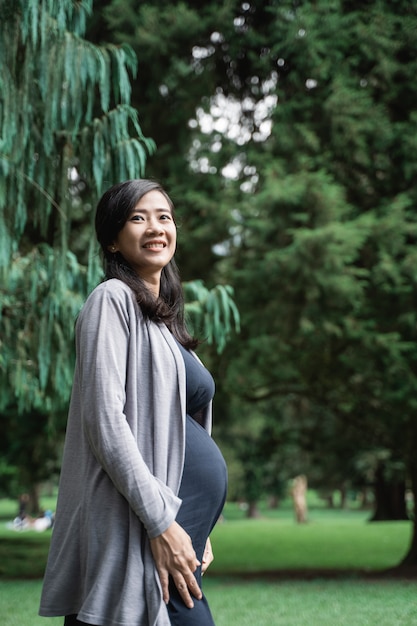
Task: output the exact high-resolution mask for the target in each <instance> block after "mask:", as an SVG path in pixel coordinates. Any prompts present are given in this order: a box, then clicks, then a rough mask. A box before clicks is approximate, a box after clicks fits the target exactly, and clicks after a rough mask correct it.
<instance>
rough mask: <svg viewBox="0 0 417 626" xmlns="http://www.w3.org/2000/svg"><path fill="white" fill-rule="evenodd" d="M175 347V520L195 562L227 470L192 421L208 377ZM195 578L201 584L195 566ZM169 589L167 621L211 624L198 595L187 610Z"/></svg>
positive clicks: (183, 625)
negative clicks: (178, 423)
mask: <svg viewBox="0 0 417 626" xmlns="http://www.w3.org/2000/svg"><path fill="white" fill-rule="evenodd" d="M178 346H179V348H180V350H181V353H182V355H183V358H184V362H185V369H186V381H187V393H186V406H187V418H186V444H185V461H184V472H183V476H182V482H181V486H180V491H179V494H178V495H179V497H180V498H181V500H182V504H181V508H180V510H179V511H178V515H177V520H176V521H177V522H178V524H180V525H181V526H182V527H183V528H184V529H185V530H186V532H187V533H188V534H189V535H190V537H191V540H192V542H193V546H194V550H195V551H196V554H197V559H198V560H199V561H200V563H201V562H202V559H203V553H204V549H205V545H206V541H207V538H208V536H209V535H210V532H211V531H212V529H213V527H214V525H215V523H216V522H217V520H218V518H219V516H220V514H221V512H222V509H223V506H224V503H225V500H226V490H227V469H226V464H225V461H224V459H223V456H222V454H221V452H220V450H219V448H218V447H217V445H216V444H215V442H214V441H213V439H212V438H211V437H210V435H209V434H208V433H207V431H206V430H205V429H204V428H203V427H202V426H200V424H199V423H198V414H199V412H200V411H201V410H202V409H204V408H205V407H206V406H207V404H208V403H209V402H210V400H211V399H212V398H213V395H214V381H213V378H212V376H211V374H210V373H209V371H208V370H207V369H206V368H205V367H204V366H203V365H202V364H201V363H200V362H199V361H198V360H197V359H196V358H195V357H194V356H193V355H192V354H190V352H188V351H187V350H186V349H185V348H183V347H182V346H181V345H180V344H178ZM195 577H196V579H197V582H198V584H199V586H200V587H201V566H199V567H198V569H197V570H196V572H195ZM169 592H170V601H169V604H168V613H169V616H170V619H171V624H172V625H173V626H214V621H213V618H212V615H211V613H210V609H209V606H208V604H207V600H206V598H205V597H204V595H203V598H202V599H201V600H195V599H194V598H193V601H194V608H192V609H188V608H187V607H186V606H185V604H184V602H183V600H182V599H181V596H180V595H179V593H178V591H177V589H176V587H175V585H174V583H173V582H172V581H171V584H170V590H169Z"/></svg>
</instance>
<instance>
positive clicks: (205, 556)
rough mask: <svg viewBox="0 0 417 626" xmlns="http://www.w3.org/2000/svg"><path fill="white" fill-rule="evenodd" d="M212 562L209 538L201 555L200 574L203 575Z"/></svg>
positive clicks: (212, 556) (212, 555)
mask: <svg viewBox="0 0 417 626" xmlns="http://www.w3.org/2000/svg"><path fill="white" fill-rule="evenodd" d="M213 561H214V554H213V550H212V547H211V541H210V537H209V538H208V539H207V541H206V547H205V549H204V554H203V562H202V564H201V573H202V574H204V572H205V571H206V569H207V568H208V566H209V565H210V563H212V562H213Z"/></svg>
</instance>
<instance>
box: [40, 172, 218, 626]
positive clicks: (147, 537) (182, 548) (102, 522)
mask: <svg viewBox="0 0 417 626" xmlns="http://www.w3.org/2000/svg"><path fill="white" fill-rule="evenodd" d="M96 234H97V239H98V241H99V243H100V246H101V249H102V252H103V256H104V263H105V280H104V281H103V282H102V283H101V284H100V285H99V286H98V287H96V288H95V289H94V291H93V292H92V293H91V294H90V296H89V297H88V299H87V301H86V303H85V305H84V307H83V309H82V311H81V313H80V315H79V317H78V319H77V323H76V353H77V359H76V366H75V374H74V382H73V391H72V396H71V403H70V409H69V415H68V424H67V432H66V439H65V447H64V456H63V462H62V470H61V478H60V486H59V496H58V503H57V510H56V518H55V525H54V531H53V534H52V541H51V547H50V552H49V557H48V563H47V568H46V572H45V578H44V585H43V591H42V598H41V606H40V615H43V616H59V615H62V616H65V621H64V623H65V625H66V626H70V625H72V624H74V625H76V624H78V625H79V624H92V625H95V626H169V625H174V626H213V624H214V621H213V618H212V616H211V613H210V610H209V607H208V604H207V601H206V599H205V597H204V595H203V593H202V591H201V575H202V573H204V571H205V569H206V568H207V566H208V565H209V564H210V562H211V561H212V559H213V556H212V552H211V544H210V539H209V535H210V532H211V530H212V528H213V526H214V524H215V523H216V521H217V519H218V517H219V515H220V513H221V510H222V508H223V505H224V502H225V498H226V489H227V470H226V466H225V462H224V459H223V457H222V455H221V453H220V451H219V449H218V447H217V445H216V444H215V442H214V441H213V439H212V438H211V401H212V398H213V394H214V382H213V379H212V377H211V375H210V373H209V372H208V371H207V370H206V369H205V367H204V366H203V365H202V364H201V362H200V361H199V360H198V358H197V357H196V355H195V353H194V351H193V350H194V349H195V347H196V345H197V342H196V341H195V340H194V339H193V338H192V337H191V336H190V335H189V333H188V332H187V329H186V326H185V323H184V305H183V294H182V288H181V282H180V279H179V275H178V271H177V268H176V265H175V261H174V259H173V256H174V252H175V248H176V225H175V217H174V207H173V203H172V201H171V200H170V198H169V196H168V195H167V194H166V192H165V191H164V189H163V188H162V187H161V186H160V185H159V184H158V183H156V182H154V181H149V180H131V181H126V182H123V183H120V184H118V185H115V186H114V187H112V188H110V189H109V190H108V191H107V192H106V193H105V194H104V195H103V197H102V198H101V200H100V202H99V204H98V206H97V212H96Z"/></svg>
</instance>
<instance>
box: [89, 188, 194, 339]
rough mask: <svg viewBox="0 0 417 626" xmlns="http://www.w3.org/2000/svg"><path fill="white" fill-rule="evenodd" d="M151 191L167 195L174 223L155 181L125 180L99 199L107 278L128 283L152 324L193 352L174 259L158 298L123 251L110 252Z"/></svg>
mask: <svg viewBox="0 0 417 626" xmlns="http://www.w3.org/2000/svg"><path fill="white" fill-rule="evenodd" d="M149 191H159V192H160V193H162V194H163V195H164V196H165V198H166V199H167V201H168V204H169V206H170V209H171V212H172V217H173V219H174V221H175V215H174V204H173V202H172V200H171V198H170V197H169V196H168V194H167V193H166V191H165V190H164V189H163V187H162V186H161V185H160V184H159V183H157V182H156V181H152V180H147V179H134V180H127V181H124V182H122V183H118V184H117V185H114V186H113V187H110V189H108V190H107V191H106V192H105V193H104V194H103V196H102V197H101V199H100V200H99V203H98V205H97V209H96V218H95V227H96V235H97V240H98V242H99V244H100V246H101V251H102V255H103V261H104V274H105V279H106V280H108V279H109V278H118V279H119V280H122V281H123V282H124V283H126V285H128V286H129V287H130V288H131V289H132V291H133V293H134V295H135V298H136V301H137V303H138V305H139V306H140V308H141V310H142V313H143V315H144V317H145V318H147V319H149V320H151V321H159V322H164V323H165V324H166V325H167V327H168V328H169V329H170V331H171V332H172V334H173V335H174V336H175V337H176V339H177V340H178V341H179V342H180V343H181V344H182V345H183V346H184V347H186V348H188V349H192V348H195V347H196V346H197V344H198V341H197V340H196V339H194V338H193V337H192V336H191V335H190V334H189V332H188V331H187V327H186V325H185V320H184V294H183V289H182V285H181V280H180V275H179V271H178V268H177V264H176V263H175V260H174V258H172V259H171V260H170V262H169V263H168V264H167V265H166V266H165V267H164V268H163V269H162V273H161V286H160V292H159V297H158V298H155V296H154V295H153V294H152V293H151V292H150V291H149V289H148V288H147V287H146V285H145V283H144V281H143V280H142V279H141V278H140V276H139V275H138V274H137V273H136V272H135V271H134V269H133V268H132V267H131V266H130V264H129V263H128V262H127V261H126V259H125V258H124V257H123V256H122V255H121V254H120V252H116V253H114V252H111V251H110V249H109V247H110V246H111V244H112V243H113V242H114V241H115V239H116V238H117V235H118V234H119V232H120V231H121V230H122V228H123V226H124V225H125V223H126V222H127V220H128V219H129V217H130V215H131V214H132V211H133V210H134V208H135V206H136V205H137V204H138V202H139V201H140V200H141V198H143V196H144V195H145V194H147V193H148V192H149Z"/></svg>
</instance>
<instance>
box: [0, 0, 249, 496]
mask: <svg viewBox="0 0 417 626" xmlns="http://www.w3.org/2000/svg"><path fill="white" fill-rule="evenodd" d="M0 10H1V14H2V21H1V25H0V42H1V46H0V129H1V130H0V137H1V140H0V173H1V176H0V178H1V183H0V233H1V235H0V237H1V239H0V243H1V244H2V245H1V246H0V247H1V250H0V272H1V275H2V278H3V281H2V288H1V290H0V294H1V301H0V337H1V339H0V347H1V357H0V416H1V426H0V430H1V432H2V433H3V435H4V436H3V437H2V443H1V447H2V449H3V451H4V452H5V457H4V458H6V456H7V459H8V465H7V467H6V470H5V471H6V473H8V474H9V475H15V474H16V472H17V473H18V474H19V475H20V483H23V482H25V483H26V484H27V482H28V480H29V482H30V481H31V482H32V485H31V486H32V488H33V487H34V483H35V482H36V480H38V479H39V478H40V477H42V476H44V474H45V468H46V467H48V458H47V456H48V454H49V455H51V454H52V452H51V451H52V450H53V449H56V450H57V449H58V446H57V437H58V435H59V433H61V434H62V429H63V415H64V414H65V413H66V406H67V403H68V398H69V392H70V386H71V381H72V372H73V362H74V351H73V342H72V339H73V325H74V320H75V318H76V315H77V313H78V311H79V309H80V307H81V304H82V302H83V301H84V299H85V297H86V295H87V294H88V292H89V291H90V290H91V288H92V287H93V286H94V285H95V284H96V282H97V281H98V280H99V278H100V276H101V274H100V272H101V270H100V268H99V263H98V253H97V250H96V247H95V245H96V244H95V243H94V238H93V237H91V230H92V217H93V212H92V211H91V207H92V206H93V204H95V200H96V198H97V197H98V196H99V195H100V194H101V192H102V191H103V190H104V187H108V186H109V185H110V184H112V183H114V182H117V181H119V180H123V179H126V178H135V177H140V176H142V175H143V174H144V168H145V161H146V157H147V156H148V155H149V154H151V153H152V152H153V151H154V148H155V143H154V141H153V140H151V139H149V138H146V137H145V136H144V135H143V133H142V131H141V128H140V126H139V122H138V114H137V110H136V109H135V108H134V107H133V106H132V105H131V76H134V75H135V73H136V69H137V58H136V55H135V53H134V51H133V50H132V48H131V47H129V46H128V45H126V44H125V43H120V44H118V45H115V44H101V45H96V44H94V43H92V42H91V41H88V40H87V39H85V38H84V36H85V33H86V25H87V21H88V18H89V16H91V12H92V0H85V1H83V2H78V1H74V0H65V1H64V2H57V1H56V0H48V1H47V2H44V3H41V4H39V2H38V1H37V0H30V1H29V2H23V1H22V2H17V3H16V2H11V1H10V0H2V1H1V6H0ZM189 288H190V290H191V291H193V289H194V293H196V292H198V294H200V295H204V298H205V302H206V303H207V307H206V305H205V304H204V302H203V303H201V305H199V303H197V302H194V303H192V311H190V314H191V313H192V315H193V319H194V321H196V322H198V320H199V319H201V318H204V319H205V328H206V330H207V331H208V332H209V333H210V338H211V340H212V341H214V342H220V344H221V342H224V340H225V338H226V336H227V333H228V332H230V330H231V328H232V326H233V321H237V319H238V317H237V311H236V309H235V307H234V306H233V301H232V299H231V292H230V290H229V289H228V288H219V289H215V290H214V291H213V292H212V291H209V290H207V289H206V290H205V289H204V286H203V285H200V284H199V285H197V284H196V285H194V287H193V285H192V283H191V284H190V287H189ZM206 309H207V310H206ZM230 316H232V317H230ZM210 320H213V326H211V325H210ZM222 320H224V321H225V323H226V326H227V324H229V327H228V328H226V327H225V326H224V325H223V324H222ZM229 322H230V323H229ZM220 344H219V345H220ZM31 420H33V423H31V422H30V421H31ZM6 435H7V436H6ZM27 439H29V440H30V444H31V445H30V446H29V447H28V446H27V441H26V440H27ZM6 452H7V455H6ZM16 464H17V468H14V465H16ZM25 464H26V467H25ZM29 467H30V476H31V478H30V477H28V476H27V469H28V468H29ZM25 473H26V475H25V477H24V478H22V477H23V474H25ZM33 491H34V489H33ZM33 495H34V496H35V492H34V493H33ZM35 507H36V504H35Z"/></svg>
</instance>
